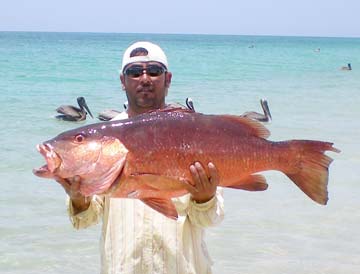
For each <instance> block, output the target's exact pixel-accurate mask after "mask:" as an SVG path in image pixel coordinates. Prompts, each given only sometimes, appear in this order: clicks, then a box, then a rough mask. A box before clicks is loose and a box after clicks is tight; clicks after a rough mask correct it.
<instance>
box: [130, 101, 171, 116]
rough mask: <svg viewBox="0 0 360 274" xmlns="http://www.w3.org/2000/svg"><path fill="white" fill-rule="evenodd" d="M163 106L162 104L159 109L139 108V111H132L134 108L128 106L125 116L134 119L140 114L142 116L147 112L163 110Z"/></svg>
mask: <svg viewBox="0 0 360 274" xmlns="http://www.w3.org/2000/svg"><path fill="white" fill-rule="evenodd" d="M165 106H166V105H165V104H163V105H162V106H161V107H159V108H141V109H134V108H131V107H130V106H129V107H128V109H127V111H126V112H127V114H128V116H129V118H130V117H134V116H136V115H140V114H144V113H146V112H149V111H152V110H157V109H162V108H165Z"/></svg>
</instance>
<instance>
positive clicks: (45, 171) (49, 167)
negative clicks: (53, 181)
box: [33, 144, 61, 178]
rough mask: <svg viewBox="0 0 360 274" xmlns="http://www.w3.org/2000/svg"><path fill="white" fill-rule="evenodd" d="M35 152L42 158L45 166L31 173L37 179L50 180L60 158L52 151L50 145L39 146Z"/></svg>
mask: <svg viewBox="0 0 360 274" xmlns="http://www.w3.org/2000/svg"><path fill="white" fill-rule="evenodd" d="M36 148H37V150H38V151H39V152H40V154H41V155H42V156H44V158H45V161H46V164H45V165H43V166H42V167H40V168H37V169H33V173H34V174H35V175H37V176H39V177H45V178H52V177H54V175H55V174H56V172H57V170H58V169H59V167H60V165H61V158H60V156H59V155H58V154H57V153H56V152H55V151H54V150H53V149H52V147H51V145H50V144H39V145H37V146H36Z"/></svg>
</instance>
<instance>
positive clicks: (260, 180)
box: [227, 174, 268, 191]
mask: <svg viewBox="0 0 360 274" xmlns="http://www.w3.org/2000/svg"><path fill="white" fill-rule="evenodd" d="M227 187H230V188H236V189H243V190H248V191H263V190H266V189H267V188H268V184H267V183H266V179H265V177H264V176H262V175H260V174H255V175H249V176H246V177H244V178H241V179H240V180H239V181H237V182H235V183H234V184H232V185H229V186H227Z"/></svg>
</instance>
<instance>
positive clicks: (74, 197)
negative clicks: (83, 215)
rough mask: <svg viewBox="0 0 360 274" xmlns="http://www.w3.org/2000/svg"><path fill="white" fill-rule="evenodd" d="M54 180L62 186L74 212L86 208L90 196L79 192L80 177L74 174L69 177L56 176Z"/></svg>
mask: <svg viewBox="0 0 360 274" xmlns="http://www.w3.org/2000/svg"><path fill="white" fill-rule="evenodd" d="M55 180H56V181H57V182H58V183H59V184H60V185H61V186H62V187H63V188H64V190H65V192H66V193H67V194H68V195H69V197H70V200H71V202H72V205H73V208H74V210H75V212H74V214H77V213H80V212H82V211H84V210H86V209H88V207H89V205H90V200H91V198H87V197H85V196H83V195H82V194H81V193H80V177H79V176H75V177H73V178H71V179H63V178H60V177H56V178H55Z"/></svg>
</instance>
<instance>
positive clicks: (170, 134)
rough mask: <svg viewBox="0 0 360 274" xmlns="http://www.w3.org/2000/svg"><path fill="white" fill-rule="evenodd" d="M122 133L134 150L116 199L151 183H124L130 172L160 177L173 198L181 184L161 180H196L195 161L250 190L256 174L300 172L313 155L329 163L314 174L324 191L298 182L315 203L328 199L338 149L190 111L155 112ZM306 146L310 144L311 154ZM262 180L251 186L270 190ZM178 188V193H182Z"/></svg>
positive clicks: (232, 118) (222, 182) (244, 121)
mask: <svg viewBox="0 0 360 274" xmlns="http://www.w3.org/2000/svg"><path fill="white" fill-rule="evenodd" d="M143 123H146V127H145V126H144V124H143ZM118 133H120V135H118V138H119V140H120V141H121V142H122V143H123V144H124V146H125V147H126V148H127V149H128V150H129V153H128V155H127V159H126V164H125V167H124V169H123V172H122V176H121V178H120V183H119V184H118V185H117V188H118V189H117V190H113V196H114V197H123V196H124V195H127V193H131V192H134V191H136V189H140V188H141V189H143V191H146V188H147V187H149V186H148V185H147V184H148V183H147V182H146V180H140V179H139V178H138V179H137V184H135V183H133V184H128V183H124V182H126V181H129V178H130V177H131V176H134V175H135V176H136V175H143V174H152V175H158V176H159V180H158V181H157V182H156V183H157V184H158V189H159V190H161V189H162V190H164V189H166V190H167V191H168V192H170V196H171V190H172V187H174V189H175V188H176V187H179V186H176V187H175V185H176V184H175V185H174V186H165V185H163V184H161V181H162V180H164V177H168V178H173V179H174V180H177V179H180V180H184V181H187V182H189V183H190V184H191V175H190V172H189V166H190V164H193V163H194V162H195V161H200V162H202V163H207V162H210V161H211V162H213V163H214V164H215V166H216V167H217V169H218V172H219V176H220V186H225V187H235V188H246V187H245V186H246V185H248V184H253V183H255V182H254V181H253V179H254V177H252V176H251V175H252V174H254V173H257V172H261V171H265V170H279V171H282V172H284V173H285V174H287V175H288V176H289V175H290V176H291V174H297V173H298V172H299V171H301V170H302V169H303V168H304V160H303V158H304V157H305V158H306V157H308V156H306V154H309V153H310V156H311V157H316V159H317V161H319V162H324V163H325V166H324V167H322V166H321V165H319V166H316V167H315V169H319V170H321V171H319V172H320V173H319V174H318V175H319V176H318V175H317V176H318V178H315V184H318V185H321V189H320V191H318V192H320V193H316V194H314V193H312V192H313V189H311V188H309V187H305V188H304V187H301V185H302V184H303V182H296V183H297V185H298V186H299V187H300V188H301V189H302V190H303V191H305V192H306V194H307V195H308V196H309V197H311V198H312V199H314V200H315V201H317V202H319V203H321V204H325V203H326V202H327V189H326V186H327V181H328V175H327V174H328V170H327V167H328V165H329V164H330V163H331V159H330V158H329V157H328V156H326V155H325V154H324V153H323V152H324V151H326V150H330V151H337V150H336V149H335V148H333V147H332V143H328V142H320V141H310V140H299V141H296V140H290V141H283V142H272V141H268V140H266V139H265V138H266V137H267V136H268V131H267V130H266V129H265V128H264V127H263V126H262V125H261V124H260V123H258V122H254V121H252V120H249V119H246V118H241V117H235V116H219V115H203V114H198V113H187V112H180V113H177V112H165V113H161V112H159V113H155V114H153V116H152V117H151V115H150V117H148V118H147V120H146V121H141V120H140V121H139V120H138V121H137V120H133V123H132V124H131V125H129V126H128V127H127V128H126V130H124V131H119V132H118ZM263 137H264V138H263ZM305 148H310V152H306V149H305ZM305 152H306V153H305ZM249 176H250V177H249ZM293 176H295V175H293ZM140 177H141V176H140ZM255 179H256V178H255ZM316 179H318V181H316ZM133 181H134V180H133ZM255 181H256V180H255ZM295 181H296V179H295ZM263 183H265V181H264V182H261V187H260V188H256V187H255V188H254V189H252V190H264V189H266V186H264V185H263ZM305 183H306V182H305ZM311 183H313V182H311ZM265 184H266V183H265ZM183 185H184V184H183ZM242 186H244V187H242ZM151 187H154V185H152V186H151ZM315 188H317V187H315ZM184 189H186V187H185V186H183V190H182V191H180V192H179V193H181V194H182V193H184ZM149 190H150V189H149ZM314 191H315V192H316V191H317V190H316V189H315V190H314ZM175 192H176V191H174V193H173V196H176V195H177V194H176V193H175Z"/></svg>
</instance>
